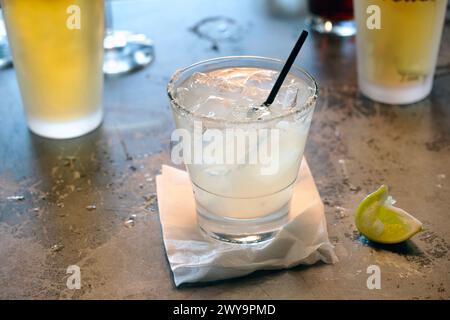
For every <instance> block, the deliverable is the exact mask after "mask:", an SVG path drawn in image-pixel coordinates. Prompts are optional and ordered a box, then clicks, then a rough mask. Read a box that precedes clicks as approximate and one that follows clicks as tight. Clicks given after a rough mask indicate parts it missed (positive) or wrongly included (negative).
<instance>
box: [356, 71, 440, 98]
mask: <svg viewBox="0 0 450 320" xmlns="http://www.w3.org/2000/svg"><path fill="white" fill-rule="evenodd" d="M358 84H359V89H360V90H361V92H362V93H363V94H364V95H365V96H366V97H368V98H370V99H372V100H374V101H377V102H381V103H387V104H410V103H415V102H418V101H420V100H422V99H424V98H425V97H427V96H428V95H429V94H430V92H431V88H432V86H433V77H428V78H427V79H426V80H425V81H424V82H423V83H421V84H419V85H414V86H410V87H405V88H392V87H388V86H380V85H376V84H373V83H370V82H368V81H366V80H362V79H360V80H359V81H358Z"/></svg>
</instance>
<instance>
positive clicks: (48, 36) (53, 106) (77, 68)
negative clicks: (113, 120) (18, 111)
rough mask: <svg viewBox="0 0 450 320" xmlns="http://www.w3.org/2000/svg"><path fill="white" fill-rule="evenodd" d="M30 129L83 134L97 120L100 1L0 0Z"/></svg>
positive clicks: (48, 133)
mask: <svg viewBox="0 0 450 320" xmlns="http://www.w3.org/2000/svg"><path fill="white" fill-rule="evenodd" d="M1 5H2V8H3V14H4V19H5V24H6V29H7V31H8V38H9V43H10V46H11V51H12V55H13V60H14V66H15V69H16V73H17V78H18V81H19V87H20V91H21V95H22V101H23V104H24V107H25V112H26V116H27V120H28V126H29V128H30V130H31V131H32V132H34V133H36V134H38V135H41V136H44V137H48V138H56V139H62V138H73V137H77V136H80V135H83V134H86V133H88V132H90V131H92V130H94V129H95V128H96V127H98V126H99V125H100V123H101V121H102V91H103V90H102V88H103V73H102V59H103V36H104V32H103V31H104V2H103V0H52V1H49V0H20V1H17V0H1Z"/></svg>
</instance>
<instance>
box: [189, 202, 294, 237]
mask: <svg viewBox="0 0 450 320" xmlns="http://www.w3.org/2000/svg"><path fill="white" fill-rule="evenodd" d="M196 205H197V221H198V225H199V228H200V230H201V231H203V233H204V234H206V235H207V236H209V237H211V238H214V239H216V240H220V241H224V242H229V243H237V244H251V243H258V242H262V241H267V240H270V239H272V238H273V237H275V236H276V234H277V233H278V231H279V230H280V229H281V228H282V227H283V226H284V225H285V224H286V223H287V220H288V212H289V203H287V204H286V205H285V206H283V207H282V208H281V209H279V210H277V211H276V212H273V213H271V214H269V215H265V216H263V217H261V218H255V219H235V218H227V217H219V216H217V215H215V214H213V213H210V212H208V211H207V210H206V209H205V208H203V207H201V206H200V205H199V204H198V203H197V204H196Z"/></svg>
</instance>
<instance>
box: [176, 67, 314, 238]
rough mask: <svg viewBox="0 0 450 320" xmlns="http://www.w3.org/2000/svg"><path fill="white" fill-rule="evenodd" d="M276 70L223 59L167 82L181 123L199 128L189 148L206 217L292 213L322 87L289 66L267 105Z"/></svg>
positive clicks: (202, 214) (241, 218)
mask: <svg viewBox="0 0 450 320" xmlns="http://www.w3.org/2000/svg"><path fill="white" fill-rule="evenodd" d="M230 59H231V58H230ZM278 74H279V72H278V71H275V70H272V69H269V68H267V69H265V68H260V67H259V68H255V67H222V68H217V69H212V70H211V69H210V70H206V71H204V70H202V71H201V72H200V71H197V72H193V73H192V74H191V75H190V76H189V77H187V78H186V79H182V80H180V81H179V83H178V85H176V87H174V88H172V89H170V88H169V91H170V90H172V95H173V96H172V98H173V101H172V105H173V109H174V116H175V121H176V124H177V128H178V129H184V130H185V132H189V133H192V135H193V136H195V133H197V134H198V133H200V134H201V141H200V142H199V141H198V140H197V141H195V140H196V139H195V137H194V138H192V136H191V138H192V140H191V143H189V145H187V146H186V145H184V148H185V149H184V150H183V155H184V156H185V159H184V160H185V163H186V165H187V168H188V171H189V174H190V178H191V180H192V184H193V188H194V193H195V199H196V206H197V212H198V214H199V217H200V220H201V219H203V218H206V219H212V220H214V219H218V220H221V221H222V222H223V225H224V226H225V225H226V222H227V221H228V222H230V221H234V222H236V221H243V222H244V221H255V220H256V221H257V220H258V219H269V220H270V217H281V216H285V215H286V214H287V213H288V211H289V202H290V199H291V196H292V190H293V185H294V183H295V181H296V178H297V174H298V170H299V166H300V162H301V159H302V156H303V151H304V148H305V143H306V138H307V134H308V130H309V126H310V123H311V117H312V113H313V108H314V103H315V98H316V90H317V88H316V86H315V83H314V81H313V80H312V79H311V80H310V79H309V78H307V77H303V78H302V77H298V76H296V75H295V74H293V73H292V72H291V73H290V74H289V75H288V76H287V78H286V79H285V81H284V83H283V86H282V87H281V89H280V91H279V93H278V95H277V97H276V99H275V101H274V103H273V104H272V105H271V106H269V107H265V106H262V104H263V102H264V101H265V99H266V98H267V96H268V95H269V92H270V90H271V88H272V87H273V85H274V82H275V80H276V78H277V76H278ZM308 81H309V82H308ZM169 87H170V86H169ZM186 148H187V149H189V150H187V149H186ZM186 153H188V154H189V157H186ZM200 225H201V226H202V223H200ZM224 228H225V227H224ZM252 228H257V227H254V226H253V227H252ZM224 232H225V231H224ZM241 233H242V234H244V233H245V226H243V227H242V230H241Z"/></svg>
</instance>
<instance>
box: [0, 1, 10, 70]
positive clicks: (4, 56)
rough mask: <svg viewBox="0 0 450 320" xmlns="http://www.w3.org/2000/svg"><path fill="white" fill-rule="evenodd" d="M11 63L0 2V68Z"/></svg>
mask: <svg viewBox="0 0 450 320" xmlns="http://www.w3.org/2000/svg"><path fill="white" fill-rule="evenodd" d="M11 64H12V57H11V52H10V51H9V45H8V38H7V37H6V28H5V23H4V22H3V15H2V6H1V4H0V69H2V68H6V67H9V66H10V65H11Z"/></svg>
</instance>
